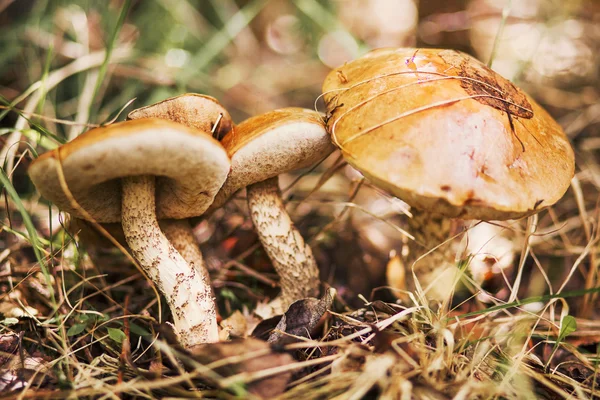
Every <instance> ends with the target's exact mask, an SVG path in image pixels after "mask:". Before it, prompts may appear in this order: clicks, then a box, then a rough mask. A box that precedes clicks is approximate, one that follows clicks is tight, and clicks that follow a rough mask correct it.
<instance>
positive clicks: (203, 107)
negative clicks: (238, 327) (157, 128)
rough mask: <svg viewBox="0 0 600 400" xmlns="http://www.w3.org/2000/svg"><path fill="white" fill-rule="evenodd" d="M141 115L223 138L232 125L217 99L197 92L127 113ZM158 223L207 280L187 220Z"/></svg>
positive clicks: (134, 116)
mask: <svg viewBox="0 0 600 400" xmlns="http://www.w3.org/2000/svg"><path fill="white" fill-rule="evenodd" d="M140 118H160V119H163V120H168V121H172V122H176V123H179V124H182V125H184V126H187V127H189V128H194V129H198V130H199V131H201V132H204V133H206V134H209V133H212V135H213V136H214V137H215V138H222V137H223V136H224V135H225V134H226V133H227V132H229V131H230V130H231V129H232V128H233V120H232V119H231V116H230V115H229V112H228V111H227V110H226V109H225V107H223V106H222V105H221V103H219V101H218V100H217V99H215V98H214V97H211V96H206V95H202V94H196V93H186V94H182V95H180V96H176V97H171V98H168V99H166V100H162V101H160V102H158V103H155V104H151V105H149V106H146V107H142V108H138V109H135V110H133V111H131V112H130V113H129V114H128V115H127V119H129V120H137V119H140ZM196 216H199V215H195V217H196ZM159 225H160V228H161V229H162V231H163V233H164V234H165V236H166V237H167V239H168V240H169V241H170V242H171V243H172V244H173V246H174V247H175V249H176V250H177V251H178V252H179V253H180V254H181V255H182V256H183V258H184V259H185V260H186V261H187V262H188V263H190V264H193V265H194V267H195V268H196V269H197V270H198V272H199V273H200V274H202V275H204V276H205V277H206V279H209V278H208V270H207V269H206V265H205V263H204V258H203V257H202V253H201V251H200V248H199V247H198V245H197V243H196V240H195V238H194V234H193V231H192V228H191V226H190V222H189V220H161V221H160V222H159Z"/></svg>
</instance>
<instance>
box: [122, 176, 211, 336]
mask: <svg viewBox="0 0 600 400" xmlns="http://www.w3.org/2000/svg"><path fill="white" fill-rule="evenodd" d="M122 185H123V188H122V223H123V232H124V233H125V239H126V240H127V244H128V245H129V247H130V248H131V251H132V253H133V256H134V257H135V258H136V260H138V262H139V263H140V265H141V266H142V268H144V270H145V271H146V273H147V274H148V276H149V277H150V279H152V281H153V282H154V283H155V284H156V286H157V287H158V289H159V290H160V291H161V293H162V294H163V295H164V296H165V298H166V300H167V303H168V304H169V307H170V309H171V312H172V314H173V325H174V327H175V332H176V333H177V336H178V337H179V340H180V342H181V345H182V346H183V347H185V348H190V347H193V346H194V345H196V344H200V343H207V342H217V341H218V339H219V338H218V327H217V315H216V310H215V301H214V298H213V296H212V291H211V288H210V283H209V281H208V280H207V279H206V276H204V275H203V274H201V273H198V271H197V269H196V268H191V267H190V265H189V264H188V263H187V262H186V261H185V260H184V258H183V257H182V256H181V254H179V253H178V252H177V250H175V248H174V247H173V245H171V243H169V241H168V240H167V238H166V237H165V235H164V234H163V232H162V231H161V230H160V227H159V226H158V221H157V220H156V213H155V191H154V188H155V183H154V177H150V176H137V177H127V178H123V179H122Z"/></svg>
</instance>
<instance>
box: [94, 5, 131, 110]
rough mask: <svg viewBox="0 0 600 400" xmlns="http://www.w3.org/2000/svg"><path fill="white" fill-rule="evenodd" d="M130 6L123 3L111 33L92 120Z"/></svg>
mask: <svg viewBox="0 0 600 400" xmlns="http://www.w3.org/2000/svg"><path fill="white" fill-rule="evenodd" d="M130 5H131V0H125V2H124V3H123V7H121V12H120V14H119V19H118V20H117V23H116V25H115V28H114V29H113V31H112V33H111V36H110V40H109V41H108V44H107V46H106V56H105V57H104V61H103V62H102V65H101V66H100V70H99V71H98V79H97V80H96V86H94V94H93V95H92V101H91V102H90V109H89V112H88V115H89V116H90V119H91V117H92V115H93V114H92V113H93V111H94V110H95V108H96V107H95V101H94V100H95V99H96V96H97V95H98V91H100V86H102V82H103V81H104V77H105V76H106V71H107V69H108V63H109V62H110V57H111V55H112V52H113V49H114V47H115V44H116V43H117V38H118V36H119V32H120V31H121V28H122V27H123V24H124V23H125V17H126V16H127V13H128V12H129V6H130Z"/></svg>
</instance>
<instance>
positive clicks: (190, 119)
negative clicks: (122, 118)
mask: <svg viewBox="0 0 600 400" xmlns="http://www.w3.org/2000/svg"><path fill="white" fill-rule="evenodd" d="M140 118H160V119H166V120H169V121H173V122H177V123H180V124H182V125H185V126H187V127H190V128H195V129H198V130H200V131H202V132H212V133H213V136H215V137H216V138H217V139H221V138H222V137H223V136H224V135H225V134H226V133H227V132H229V131H230V130H231V128H232V127H233V120H232V119H231V116H230V115H229V112H228V111H227V110H226V109H225V107H223V106H222V105H221V103H219V101H218V100H217V99H215V98H214V97H211V96H206V95H203V94H197V93H185V94H182V95H180V96H176V97H171V98H168V99H166V100H163V101H159V102H158V103H154V104H151V105H149V106H146V107H142V108H138V109H136V110H133V111H131V112H130V113H129V114H128V115H127V119H140ZM215 127H216V128H215Z"/></svg>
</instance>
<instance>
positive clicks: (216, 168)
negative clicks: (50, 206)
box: [29, 118, 230, 222]
mask: <svg viewBox="0 0 600 400" xmlns="http://www.w3.org/2000/svg"><path fill="white" fill-rule="evenodd" d="M61 165H62V171H63V174H64V177H65V181H66V183H67V185H68V188H69V190H70V191H71V193H72V195H73V197H74V198H75V200H76V201H77V202H78V203H79V205H80V206H81V207H83V208H84V209H85V210H86V211H87V212H88V213H89V214H90V215H91V216H92V217H93V218H94V219H95V220H96V221H97V222H120V221H121V185H120V183H119V180H118V178H121V177H125V176H138V175H154V176H157V181H156V214H157V217H158V218H159V219H163V218H175V219H179V218H189V217H193V216H198V215H201V214H202V213H203V212H204V211H205V210H206V209H207V208H208V206H209V205H210V204H211V203H212V202H213V199H214V196H215V194H216V193H217V192H218V190H219V189H220V187H221V185H222V184H223V182H224V181H225V179H226V177H227V173H228V172H229V166H230V162H229V158H228V156H227V153H226V151H225V149H224V148H223V146H221V144H220V143H219V142H217V141H216V140H215V139H213V138H212V137H210V136H208V135H206V133H204V132H201V131H199V130H196V129H190V128H187V127H185V126H183V125H181V124H177V123H173V122H169V121H164V120H160V119H154V118H148V119H140V120H135V121H127V122H121V123H117V124H113V125H109V126H107V127H102V128H97V129H93V130H90V131H88V132H86V133H84V134H82V135H81V136H79V137H77V138H76V139H75V140H73V141H71V142H69V143H67V144H65V145H63V146H61V147H60V148H58V149H56V150H54V151H51V152H48V153H45V154H43V155H41V156H40V157H39V158H37V159H36V160H35V161H34V162H33V163H32V164H31V166H30V168H29V175H30V176H31V179H32V181H33V183H34V184H35V186H36V187H37V188H38V190H39V192H40V193H41V194H42V196H44V197H45V198H46V199H48V200H50V201H52V202H53V203H55V204H56V206H57V207H59V208H60V209H61V210H64V211H66V212H69V213H71V214H72V215H74V216H75V217H78V218H84V216H83V215H81V214H80V213H79V212H77V210H75V209H74V208H73V207H72V205H71V203H70V201H69V198H68V197H67V195H66V194H65V193H64V192H63V189H62V187H61V185H60V180H59V173H60V172H59V171H60V166H61Z"/></svg>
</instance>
